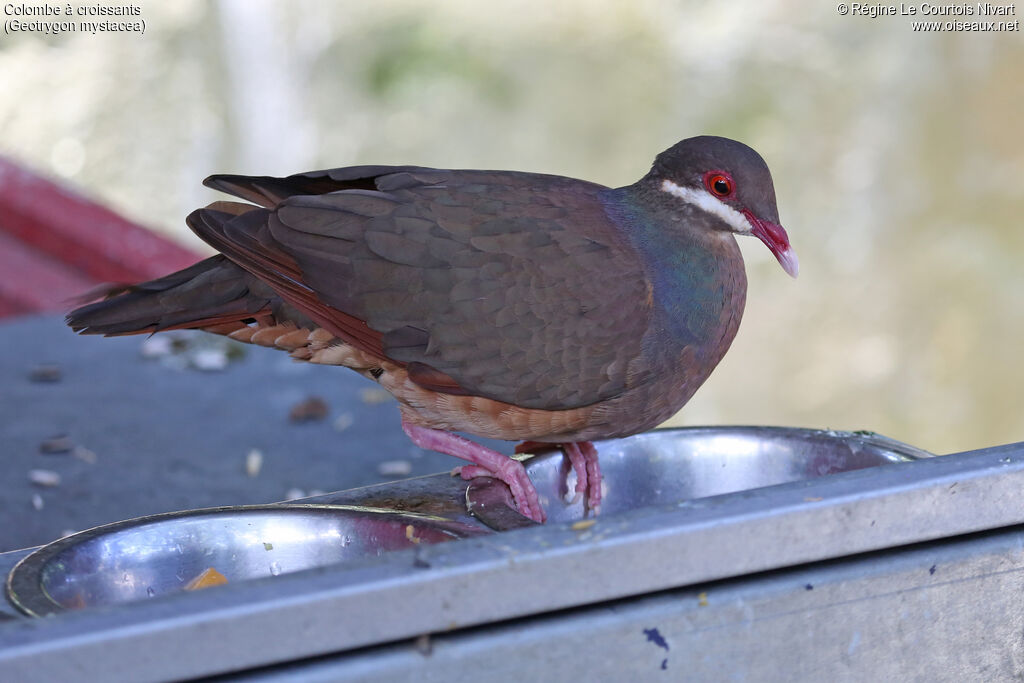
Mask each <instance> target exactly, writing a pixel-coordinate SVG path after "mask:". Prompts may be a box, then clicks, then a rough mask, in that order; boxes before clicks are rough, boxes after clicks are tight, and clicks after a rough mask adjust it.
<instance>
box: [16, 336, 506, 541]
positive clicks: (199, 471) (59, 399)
mask: <svg viewBox="0 0 1024 683" xmlns="http://www.w3.org/2000/svg"><path fill="white" fill-rule="evenodd" d="M195 334H197V335H200V336H203V337H207V338H209V339H211V340H212V339H216V338H215V337H212V336H211V335H203V334H202V333H195ZM144 339H145V338H144V337H138V336H136V337H116V338H102V337H85V336H76V335H75V334H73V333H72V332H71V331H70V330H69V329H68V328H67V327H65V326H64V324H63V320H62V319H61V317H60V316H42V317H28V318H19V319H15V320H13V321H11V322H6V323H4V324H2V325H0V349H2V350H3V353H0V459H2V460H0V468H2V470H0V471H2V477H0V520H3V524H2V525H0V552H3V551H6V550H13V549H16V548H21V547H27V546H32V545H39V544H42V543H47V542H49V541H52V540H54V539H55V538H58V537H59V536H60V535H61V534H62V533H63V532H65V531H67V530H74V531H80V530H82V529H87V528H89V527H92V526H96V525H98V524H105V523H108V522H115V521H119V520H122V519H127V518H130V517H137V516H140V515H147V514H153V513H158V512H167V511H171V510H181V509H187V508H198V507H210V506H215V505H234V504H252V503H268V502H273V501H279V500H282V499H283V498H285V494H286V492H287V491H288V490H289V489H292V488H299V489H302V490H303V491H306V492H309V491H310V490H316V489H319V490H322V491H334V490H340V489H346V488H353V487H356V486H364V485H367V484H374V483H379V482H382V481H386V480H388V479H395V478H398V477H395V476H382V475H381V474H380V473H379V472H378V466H379V464H380V463H381V462H382V461H384V460H408V461H409V462H410V463H411V465H412V471H411V473H410V474H409V475H408V476H417V475H421V474H430V473H434V472H441V471H444V470H446V469H450V468H451V467H453V466H455V465H458V464H459V462H460V461H457V460H455V459H454V458H449V457H446V456H442V455H438V454H434V453H428V452H426V451H422V450H420V449H418V448H416V447H415V446H413V445H412V444H411V443H410V442H409V440H408V439H407V438H406V437H405V435H404V434H403V433H402V431H401V427H400V424H399V415H398V410H397V408H396V404H395V402H394V401H393V400H391V399H388V400H387V401H385V402H382V403H367V402H366V401H365V400H364V398H363V396H362V393H363V390H366V389H370V390H376V389H377V387H376V386H375V385H374V384H373V383H371V382H369V381H368V380H365V379H363V378H362V377H359V376H358V375H356V374H355V373H352V372H349V371H347V370H345V369H343V368H334V367H323V366H314V365H310V364H307V363H297V362H295V361H292V360H291V359H290V358H289V357H288V355H287V354H285V353H282V352H280V351H275V350H272V349H264V348H261V347H255V346H245V347H244V349H245V351H246V353H245V355H244V357H243V358H241V359H240V360H237V361H233V362H231V363H229V364H228V366H227V368H226V369H224V370H223V371H219V372H202V371H199V370H194V369H182V368H176V367H170V366H168V364H167V363H166V362H162V361H160V360H152V359H145V358H142V357H141V355H140V353H139V348H140V344H141V343H142V341H143V340H144ZM44 363H54V364H57V365H59V366H60V368H61V371H62V378H61V380H60V381H58V382H53V383H41V382H33V381H31V380H30V378H29V374H30V373H31V371H32V369H33V368H34V367H36V366H37V365H39V364H44ZM310 395H319V396H321V397H322V398H324V399H325V400H326V401H327V403H328V405H329V407H330V413H329V414H328V416H327V417H326V418H325V419H323V420H320V421H316V422H307V423H294V422H292V421H290V420H289V417H288V413H289V410H290V409H291V407H292V406H293V405H294V404H296V403H298V402H300V401H302V400H304V399H305V398H307V397H308V396H310ZM342 413H349V414H351V416H352V424H351V426H350V427H348V428H347V429H345V430H344V431H341V432H339V431H338V430H337V429H335V427H334V426H333V425H332V423H333V422H334V421H335V420H336V418H337V417H338V416H339V415H340V414H342ZM58 434H67V435H68V436H70V438H71V439H72V440H73V441H74V442H75V443H76V444H79V445H81V446H83V447H85V448H88V449H89V450H91V451H93V452H94V453H95V454H96V463H95V464H89V463H87V462H85V461H83V460H81V459H79V458H76V457H74V456H72V455H69V454H63V455H41V454H40V453H39V445H40V443H41V442H42V441H44V440H46V439H48V438H50V437H52V436H55V435H58ZM491 443H492V444H494V442H491ZM495 445H498V446H499V447H503V448H504V450H505V452H510V446H509V445H507V444H506V445H504V446H501V444H500V443H499V444H495ZM253 448H257V449H259V450H260V451H262V453H263V467H262V470H261V472H260V474H259V476H257V477H249V476H247V474H246V472H245V458H246V454H247V453H248V452H249V451H250V449H253ZM34 468H43V469H49V470H53V471H56V472H58V473H59V474H60V476H61V480H62V481H61V484H60V485H59V486H56V487H54V488H42V487H39V486H36V485H33V484H31V483H30V482H29V480H28V472H29V470H31V469H34ZM34 493H38V494H39V495H40V496H41V497H42V500H43V509H42V510H36V509H35V508H34V507H33V505H32V494H34Z"/></svg>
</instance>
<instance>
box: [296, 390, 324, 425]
mask: <svg viewBox="0 0 1024 683" xmlns="http://www.w3.org/2000/svg"><path fill="white" fill-rule="evenodd" d="M327 410H328V408H327V401H325V400H323V399H322V398H320V397H319V396H310V397H308V398H307V399H305V400H304V401H300V402H298V403H296V404H295V405H293V406H292V409H291V410H290V411H288V419H289V420H291V421H292V422H312V421H314V420H322V419H324V418H325V417H327Z"/></svg>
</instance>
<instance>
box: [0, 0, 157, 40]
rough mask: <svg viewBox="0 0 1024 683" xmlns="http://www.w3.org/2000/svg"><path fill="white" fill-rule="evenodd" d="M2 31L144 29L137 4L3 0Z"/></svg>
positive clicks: (57, 32)
mask: <svg viewBox="0 0 1024 683" xmlns="http://www.w3.org/2000/svg"><path fill="white" fill-rule="evenodd" d="M3 7H4V33H5V34H6V35H9V36H10V35H15V34H18V33H41V34H43V35H51V36H56V35H61V34H65V33H92V34H96V33H138V34H139V35H142V34H144V33H145V32H146V20H145V18H144V17H143V16H142V7H141V6H140V5H104V4H101V3H89V4H78V3H74V4H72V3H59V2H43V3H38V2H5V3H3Z"/></svg>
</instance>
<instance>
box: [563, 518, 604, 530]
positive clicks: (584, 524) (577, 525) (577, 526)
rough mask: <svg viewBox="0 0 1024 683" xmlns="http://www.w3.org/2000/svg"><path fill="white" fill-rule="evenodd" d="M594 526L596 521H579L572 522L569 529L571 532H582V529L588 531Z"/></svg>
mask: <svg viewBox="0 0 1024 683" xmlns="http://www.w3.org/2000/svg"><path fill="white" fill-rule="evenodd" d="M595 524H597V520H596V519H581V520H580V521H578V522H573V523H572V525H571V526H570V527H569V528H570V529H572V530H573V531H583V530H584V529H589V528H590V527H592V526H594V525H595Z"/></svg>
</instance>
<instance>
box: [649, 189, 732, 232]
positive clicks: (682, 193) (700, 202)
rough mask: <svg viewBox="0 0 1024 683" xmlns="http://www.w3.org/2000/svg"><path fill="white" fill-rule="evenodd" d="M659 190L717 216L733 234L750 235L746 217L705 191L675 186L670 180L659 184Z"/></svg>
mask: <svg viewBox="0 0 1024 683" xmlns="http://www.w3.org/2000/svg"><path fill="white" fill-rule="evenodd" d="M661 190H662V192H668V193H669V194H671V195H674V196H676V197H679V198H680V199H682V200H683V201H684V202H686V203H687V204H692V205H693V206H696V207H697V208H699V209H700V210H701V211H706V212H708V213H710V214H713V215H715V216H718V217H719V218H721V219H722V220H723V221H725V222H726V223H727V224H728V225H729V227H730V228H732V229H733V231H734V232H738V233H742V234H744V235H749V234H750V221H748V220H747V217H746V216H744V215H743V214H742V213H740V212H739V211H737V210H736V209H734V208H732V207H731V206H729V205H728V204H726V203H725V202H723V201H721V200H719V199H718V198H717V197H715V196H714V195H713V194H711V193H710V192H708V191H707V190H704V189H700V190H695V189H693V188H691V187H682V186H681V185H676V184H675V183H673V182H672V181H671V180H663V181H662V182H661Z"/></svg>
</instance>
